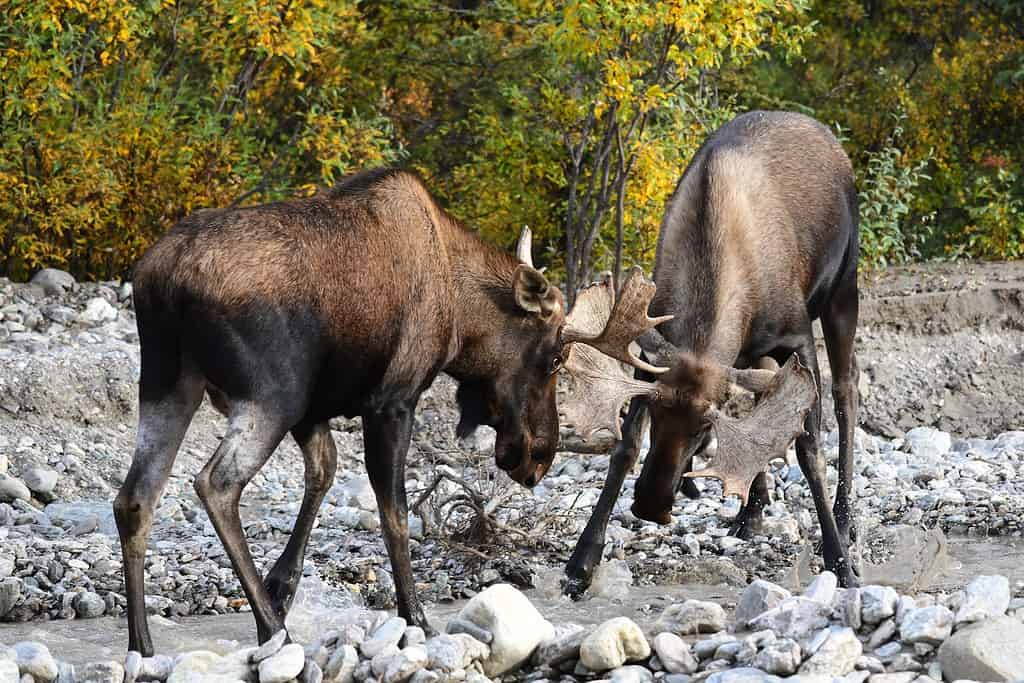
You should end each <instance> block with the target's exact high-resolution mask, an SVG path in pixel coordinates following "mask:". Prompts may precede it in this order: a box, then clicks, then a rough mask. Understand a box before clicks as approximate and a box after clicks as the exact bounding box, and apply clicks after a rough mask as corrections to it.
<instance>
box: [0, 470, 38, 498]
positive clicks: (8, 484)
mask: <svg viewBox="0 0 1024 683" xmlns="http://www.w3.org/2000/svg"><path fill="white" fill-rule="evenodd" d="M16 500H23V501H25V502H26V503H27V502H28V501H30V500H32V492H31V491H29V490H28V487H27V486H25V482H23V481H22V480H21V479H18V478H17V477H12V476H11V475H9V474H0V501H3V502H5V503H13V502H14V501H16Z"/></svg>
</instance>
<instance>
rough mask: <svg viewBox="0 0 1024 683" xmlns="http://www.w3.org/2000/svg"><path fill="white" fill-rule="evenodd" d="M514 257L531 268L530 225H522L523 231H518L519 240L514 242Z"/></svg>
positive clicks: (531, 242) (531, 239) (531, 240)
mask: <svg viewBox="0 0 1024 683" xmlns="http://www.w3.org/2000/svg"><path fill="white" fill-rule="evenodd" d="M516 257H517V258H518V259H519V260H520V261H522V262H523V263H525V264H526V265H528V266H530V267H531V268H533V233H532V232H530V226H528V225H524V226H523V231H522V232H520V233H519V242H518V243H516Z"/></svg>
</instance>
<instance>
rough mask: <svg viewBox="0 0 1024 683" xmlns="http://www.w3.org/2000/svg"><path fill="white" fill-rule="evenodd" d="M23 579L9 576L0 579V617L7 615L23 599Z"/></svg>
mask: <svg viewBox="0 0 1024 683" xmlns="http://www.w3.org/2000/svg"><path fill="white" fill-rule="evenodd" d="M21 589H22V583H21V579H19V578H17V577H14V576H8V577H7V578H6V579H3V580H0V617H2V616H6V615H7V613H8V612H10V611H11V610H12V609H14V606H15V605H17V604H18V600H20V599H21Z"/></svg>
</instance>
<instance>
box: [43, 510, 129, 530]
mask: <svg viewBox="0 0 1024 683" xmlns="http://www.w3.org/2000/svg"><path fill="white" fill-rule="evenodd" d="M43 513H44V514H45V515H46V516H47V517H49V518H50V521H51V522H53V523H54V524H56V525H57V526H63V527H68V528H71V527H75V526H78V525H80V524H83V523H85V522H90V523H91V524H93V525H95V521H94V520H93V518H94V517H95V518H96V519H98V520H99V524H98V531H99V532H100V533H101V534H105V535H107V536H110V537H111V538H117V524H116V522H114V510H113V507H112V506H111V505H110V503H50V504H49V505H47V506H46V508H45V509H44V510H43Z"/></svg>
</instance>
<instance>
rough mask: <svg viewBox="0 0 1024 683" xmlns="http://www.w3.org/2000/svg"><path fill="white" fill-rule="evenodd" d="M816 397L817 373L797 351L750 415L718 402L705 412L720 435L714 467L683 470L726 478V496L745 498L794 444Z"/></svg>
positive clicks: (696, 474)
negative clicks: (723, 409) (731, 412)
mask: <svg viewBox="0 0 1024 683" xmlns="http://www.w3.org/2000/svg"><path fill="white" fill-rule="evenodd" d="M817 399H818V390H817V386H816V385H815V382H814V375H813V374H812V373H811V371H810V370H809V369H807V368H806V367H804V365H803V364H801V363H800V360H799V359H798V358H797V356H796V354H793V355H792V356H790V358H789V360H788V361H786V364H785V365H784V366H782V369H781V370H779V371H778V372H777V373H775V377H774V378H773V379H772V381H771V382H770V383H769V385H768V387H767V389H766V390H765V392H764V394H763V395H762V397H761V400H760V401H759V402H758V404H757V405H756V406H755V407H754V410H753V412H752V413H751V414H750V415H748V416H746V417H743V418H738V419H736V418H731V417H729V416H728V415H725V414H724V413H720V412H718V410H716V409H713V408H712V409H710V410H709V411H708V412H707V413H705V417H707V418H709V419H710V420H711V424H712V426H713V428H714V430H715V433H716V436H717V437H718V451H717V453H716V454H715V457H714V460H713V461H712V463H711V466H710V467H707V468H705V469H703V470H697V471H695V472H687V473H686V474H685V475H684V476H687V477H715V478H717V479H721V480H722V483H723V488H724V494H725V495H726V496H730V495H737V496H739V497H740V498H741V499H742V500H743V502H744V503H746V502H747V493H748V492H749V491H750V485H751V484H752V483H753V481H754V478H755V477H756V476H757V475H758V474H760V473H761V472H763V471H764V469H765V467H766V466H767V465H768V463H769V462H771V461H772V460H774V459H776V458H784V457H785V456H786V449H787V448H788V447H789V444H790V443H791V442H792V441H793V439H794V438H796V437H797V436H799V435H800V434H803V431H804V420H805V418H806V417H807V413H808V412H809V411H810V410H811V408H812V407H813V406H814V403H815V401H817Z"/></svg>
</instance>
